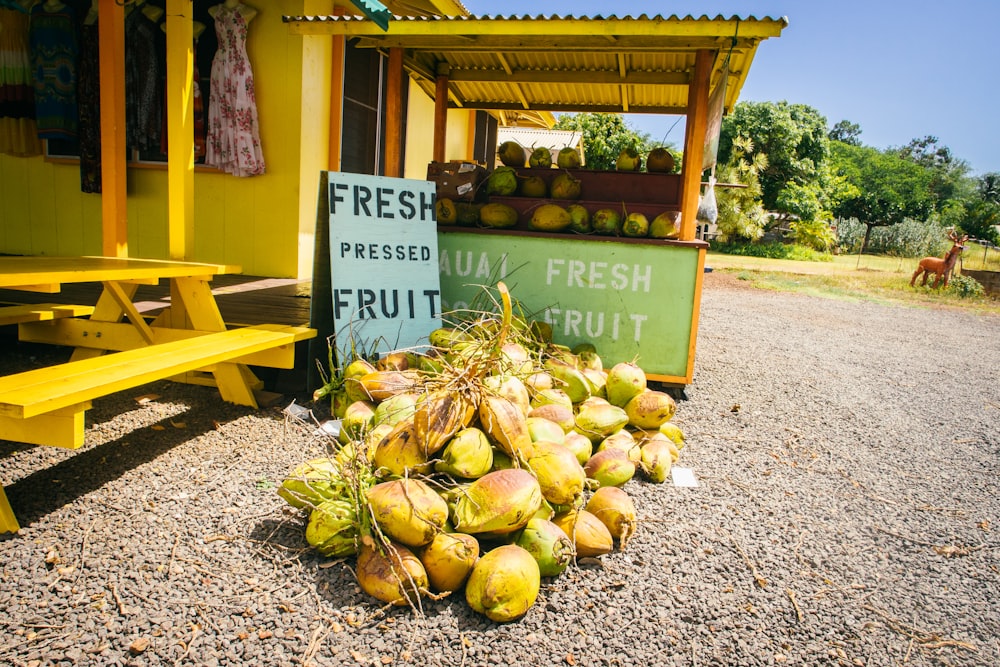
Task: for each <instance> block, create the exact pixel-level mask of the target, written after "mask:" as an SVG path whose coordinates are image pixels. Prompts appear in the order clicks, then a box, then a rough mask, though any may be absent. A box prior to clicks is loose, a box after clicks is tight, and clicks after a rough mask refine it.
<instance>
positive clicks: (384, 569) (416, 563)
mask: <svg viewBox="0 0 1000 667" xmlns="http://www.w3.org/2000/svg"><path fill="white" fill-rule="evenodd" d="M369 542H370V538H369V540H368V541H366V542H365V543H364V544H362V546H361V550H360V551H359V552H358V566H357V571H356V574H357V577H358V584H359V585H360V586H361V590H363V591H364V592H365V593H367V594H368V595H371V596H372V597H373V598H375V599H377V600H381V601H382V602H388V603H391V604H394V605H398V606H402V605H406V604H411V605H415V604H416V603H417V600H418V599H419V597H420V594H421V591H424V590H426V589H427V584H428V582H427V571H426V570H424V566H423V564H422V563H421V562H420V559H419V558H417V557H416V555H414V553H413V552H412V551H410V550H409V549H407V548H406V547H405V546H403V545H402V544H389V545H387V546H386V548H385V549H384V551H383V550H381V549H379V548H376V547H375V546H374V545H372V544H370V543H369Z"/></svg>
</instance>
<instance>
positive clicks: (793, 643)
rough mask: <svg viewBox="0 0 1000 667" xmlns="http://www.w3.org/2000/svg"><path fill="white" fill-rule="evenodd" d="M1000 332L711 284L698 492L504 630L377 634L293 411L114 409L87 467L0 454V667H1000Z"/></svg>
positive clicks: (479, 621)
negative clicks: (322, 547)
mask: <svg viewBox="0 0 1000 667" xmlns="http://www.w3.org/2000/svg"><path fill="white" fill-rule="evenodd" d="M998 325H1000V319H998V318H996V317H982V316H976V315H971V314H969V313H966V312H962V311H959V310H941V309H938V310H928V309H918V308H906V307H899V306H889V305H883V304H877V303H857V302H848V301H834V300H827V299H821V298H815V297H809V296H801V295H792V294H780V293H772V292H764V291H758V290H753V289H748V288H747V287H746V286H745V283H741V282H739V281H737V280H735V279H734V278H732V277H731V276H727V275H724V274H719V273H715V274H708V275H707V276H706V289H705V292H704V297H703V308H702V318H701V326H700V335H699V340H698V357H697V364H696V369H695V380H694V383H693V384H692V385H691V386H690V387H689V388H688V391H687V394H688V400H687V401H683V402H681V403H680V407H679V411H678V416H677V418H676V419H675V421H677V422H678V423H679V424H681V425H682V426H683V427H684V429H685V430H686V432H687V434H688V446H687V448H686V449H685V450H684V451H683V452H682V454H681V462H680V465H683V466H685V467H689V468H691V469H693V471H694V473H695V475H696V476H697V478H698V481H699V486H698V487H697V488H678V487H674V486H672V485H669V484H667V485H653V484H649V483H645V482H640V481H632V482H629V483H628V485H627V486H626V490H627V491H628V492H629V494H630V495H631V496H632V497H633V498H634V499H635V502H636V506H637V508H638V510H639V515H640V527H639V530H638V533H637V534H636V536H635V537H634V538H633V540H632V541H631V542H630V543H629V545H628V549H627V550H626V551H625V552H615V553H614V554H611V555H608V556H604V557H602V558H601V559H600V561H599V563H586V564H582V565H579V566H574V567H572V568H571V569H570V570H569V571H568V572H567V573H566V574H565V575H564V576H562V577H560V578H558V579H555V580H550V581H545V582H543V588H542V593H541V595H540V597H539V600H538V602H537V603H536V605H535V606H534V607H533V608H532V609H531V610H530V611H529V613H528V614H527V616H526V617H524V618H523V619H522V620H520V621H518V622H515V623H510V624H505V625H498V624H495V623H492V622H490V621H488V620H486V619H485V618H484V617H482V616H478V615H476V614H474V613H473V612H471V611H470V610H469V608H468V607H467V605H466V604H465V601H464V599H463V597H462V596H457V597H455V598H453V599H452V598H449V599H444V600H441V601H428V602H425V603H424V614H423V615H422V616H417V615H415V614H413V613H412V612H411V611H409V610H407V609H391V610H385V609H384V608H381V607H380V606H379V605H378V604H376V603H374V601H373V600H372V599H370V598H367V597H366V596H365V595H364V594H363V593H361V592H360V590H359V589H358V587H357V585H356V583H355V581H354V578H353V574H352V572H351V569H350V565H351V563H350V562H342V561H327V560H325V559H323V558H319V557H317V556H316V555H315V554H314V553H313V552H311V551H310V550H308V549H306V548H305V542H304V536H303V527H304V523H303V520H302V517H301V516H299V515H297V514H295V513H293V512H292V511H290V508H288V507H286V506H285V503H284V502H283V501H281V500H280V499H279V498H277V496H276V495H275V493H274V486H275V484H276V483H278V482H280V480H281V479H282V477H283V476H284V474H285V473H286V472H287V471H288V470H289V469H290V468H291V467H292V466H293V465H294V464H296V463H299V462H301V461H303V460H306V459H307V458H311V457H313V456H317V455H321V454H322V453H323V451H324V446H325V445H324V443H323V441H322V440H320V439H318V438H316V437H313V436H312V435H311V434H310V432H309V429H304V428H301V427H299V426H297V425H295V424H287V423H286V421H285V420H284V419H283V415H282V411H281V407H282V406H281V405H279V406H278V407H275V408H271V409H265V410H262V411H259V412H252V411H249V410H246V409H244V408H238V407H234V406H226V405H224V404H222V403H221V402H220V401H219V400H218V398H217V395H216V393H215V392H214V390H211V389H207V388H202V387H191V386H179V385H173V384H170V383H165V382H164V383H155V384H152V385H149V386H147V387H143V388H141V389H140V390H136V391H133V392H125V393H123V394H121V395H117V396H114V397H109V398H107V399H103V400H99V401H95V403H94V408H93V409H92V410H91V411H90V412H89V413H88V433H87V442H88V444H87V446H86V447H85V448H83V449H82V450H79V451H76V452H66V451H62V450H57V449H50V448H42V447H33V448H26V447H21V446H17V445H14V444H12V443H6V442H0V457H2V458H0V461H2V466H0V482H2V483H3V484H4V485H5V486H6V489H7V494H8V496H9V498H10V501H11V503H12V505H13V506H14V508H15V511H16V512H17V514H18V517H19V518H20V520H21V523H22V525H23V529H22V530H21V532H20V533H19V534H18V535H16V536H9V535H8V536H6V537H0V562H2V582H0V610H2V612H0V664H11V665H55V664H57V665H69V664H89V665H118V664H129V665H162V664H196V665H216V664H237V663H240V664H267V665H299V664H313V665H334V666H339V665H354V664H358V665H394V664H414V665H442V666H458V665H468V666H473V665H859V666H860V665H902V664H912V665H997V664H1000V642H998V637H1000V620H998V619H1000V570H998V565H1000V558H998V557H1000V538H998V533H1000V489H998V468H1000V457H998V449H1000V335H998V334H1000V326H998ZM22 352H25V353H27V352H34V353H36V354H39V355H43V354H51V352H49V351H37V350H34V349H25V348H22ZM5 356H7V357H8V358H7V359H4V360H0V364H9V363H11V359H10V355H5ZM15 361H16V362H17V363H21V364H31V363H41V362H43V361H45V359H29V358H28V356H27V354H22V355H20V356H18V357H17V358H16V360H15ZM640 365H641V360H640ZM0 370H3V369H0ZM143 394H155V395H158V398H154V399H152V400H149V401H148V402H137V401H136V398H137V397H139V396H140V395H143ZM286 402H287V399H286ZM300 402H301V399H300Z"/></svg>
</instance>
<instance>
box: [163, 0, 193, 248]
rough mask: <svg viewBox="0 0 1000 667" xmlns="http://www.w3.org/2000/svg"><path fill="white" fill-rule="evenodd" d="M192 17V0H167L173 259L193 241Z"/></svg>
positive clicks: (169, 207)
mask: <svg viewBox="0 0 1000 667" xmlns="http://www.w3.org/2000/svg"><path fill="white" fill-rule="evenodd" d="M193 16H194V2H193V0H167V18H166V26H167V247H168V252H169V254H170V259H175V260H183V259H187V257H188V247H189V246H193V242H194V238H193V236H194V234H193V228H194V92H193V91H194V85H193V80H192V76H193V71H194V22H193V20H192V17H193Z"/></svg>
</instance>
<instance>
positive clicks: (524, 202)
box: [490, 195, 678, 230]
mask: <svg viewBox="0 0 1000 667" xmlns="http://www.w3.org/2000/svg"><path fill="white" fill-rule="evenodd" d="M490 202H496V203H501V204H507V205H508V206H510V207H511V208H513V209H514V210H515V211H517V213H518V218H517V225H516V226H515V227H514V228H515V229H520V230H530V229H531V227H530V225H529V223H530V221H531V215H532V213H533V212H534V211H535V209H537V208H538V207H539V206H541V205H542V204H559V205H560V206H562V207H566V206H569V205H570V204H580V205H581V206H583V207H584V208H586V209H587V211H589V212H590V215H594V213H595V212H597V211H599V210H600V209H602V208H610V209H614V210H615V211H617V212H618V213H619V214H621V216H622V220H624V219H625V216H626V215H628V214H629V213H642V214H643V215H645V216H646V217H647V218H649V221H650V222H652V221H653V218H655V217H656V216H658V215H659V214H661V213H664V212H666V211H677V210H678V208H677V206H676V205H675V204H651V203H642V202H631V201H621V200H619V201H603V200H590V199H579V200H572V199H546V198H543V197H498V196H496V195H491V196H490Z"/></svg>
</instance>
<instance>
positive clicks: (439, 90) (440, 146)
mask: <svg viewBox="0 0 1000 667" xmlns="http://www.w3.org/2000/svg"><path fill="white" fill-rule="evenodd" d="M450 73H451V67H450V66H449V65H448V64H447V63H440V64H439V65H438V70H437V79H436V80H435V86H434V161H435V162H444V160H445V145H446V143H445V142H446V141H447V138H448V133H447V123H448V75H449V74H450Z"/></svg>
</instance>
